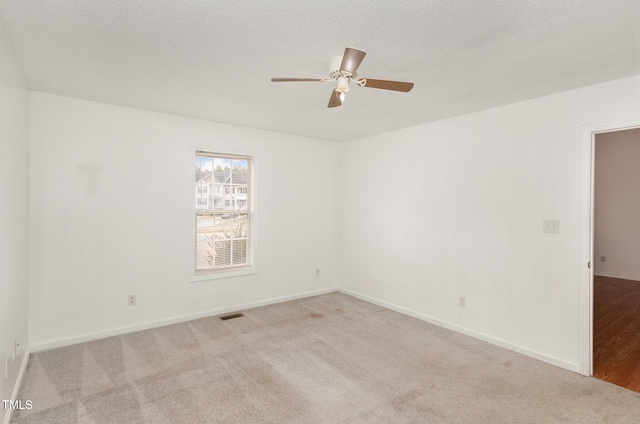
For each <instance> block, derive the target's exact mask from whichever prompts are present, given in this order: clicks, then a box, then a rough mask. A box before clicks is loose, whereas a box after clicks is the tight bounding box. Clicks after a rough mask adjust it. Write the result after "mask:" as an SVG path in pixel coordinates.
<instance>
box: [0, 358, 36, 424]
mask: <svg viewBox="0 0 640 424" xmlns="http://www.w3.org/2000/svg"><path fill="white" fill-rule="evenodd" d="M30 355H31V349H30V348H29V346H27V350H26V351H25V352H24V356H23V357H22V364H21V365H20V371H19V372H18V378H17V379H16V385H15V386H14V388H13V393H12V394H11V400H12V401H16V400H17V399H18V395H19V394H20V388H21V387H22V380H23V379H24V374H25V372H26V371H27V366H28V365H29V356H30ZM25 400H26V399H25ZM12 416H13V409H7V410H5V412H4V420H3V421H2V423H3V424H9V423H11V417H12Z"/></svg>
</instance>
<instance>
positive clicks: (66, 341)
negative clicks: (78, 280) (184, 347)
mask: <svg viewBox="0 0 640 424" xmlns="http://www.w3.org/2000/svg"><path fill="white" fill-rule="evenodd" d="M335 291H338V289H337V288H336V287H332V288H328V289H322V290H315V291H310V292H305V293H298V294H294V295H289V296H282V297H275V298H271V299H265V300H260V301H257V302H247V303H242V304H239V305H234V306H229V307H226V308H219V309H212V310H209V311H204V312H198V313H194V314H187V315H180V316H176V317H171V318H167V319H163V320H160V321H153V322H148V323H144V324H137V325H131V326H126V327H117V328H112V329H110V330H106V331H99V332H95V333H85V334H80V335H78V336H73V337H64V338H60V339H54V340H48V341H44V342H40V343H34V344H32V345H31V352H41V351H43V350H49V349H55V348H57V347H64V346H70V345H74V344H78V343H84V342H89V341H92V340H98V339H104V338H107V337H112V336H120V335H122V334H128V333H134V332H136V331H141V330H148V329H150V328H157V327H163V326H165V325H171V324H178V323H181V322H185V321H192V320H194V319H198V318H204V317H209V316H213V315H220V314H226V313H229V312H236V311H239V310H243V309H251V308H257V307H259V306H266V305H272V304H275V303H281V302H287V301H289V300H295V299H301V298H304V297H310V296H318V295H321V294H327V293H332V292H335Z"/></svg>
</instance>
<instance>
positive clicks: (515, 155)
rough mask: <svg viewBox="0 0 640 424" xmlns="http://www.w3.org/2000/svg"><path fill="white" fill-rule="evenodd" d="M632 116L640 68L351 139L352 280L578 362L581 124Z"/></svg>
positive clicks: (369, 292)
mask: <svg viewBox="0 0 640 424" xmlns="http://www.w3.org/2000/svg"><path fill="white" fill-rule="evenodd" d="M632 116H640V76H639V77H634V78H627V79H622V80H617V81H612V82H609V83H605V84H600V85H596V86H592V87H587V88H583V89H580V90H575V91H570V92H564V93H560V94H556V95H552V96H548V97H543V98H539V99H535V100H531V101H527V102H522V103H517V104H513V105H509V106H505V107H500V108H496V109H490V110H486V111H482V112H478V113H473V114H469V115H465V116H459V117H455V118H452V119H448V120H443V121H439V122H435V123H431V124H427V125H421V126H416V127H412V128H407V129H403V130H400V131H395V132H391V133H387V134H383V135H378V136H373V137H368V138H364V139H360V140H355V141H351V142H346V143H344V144H342V145H341V148H342V156H341V159H342V165H341V170H342V181H343V184H344V191H343V198H342V204H343V206H344V207H343V216H342V230H343V236H342V238H341V240H342V246H343V250H342V254H341V267H340V269H341V273H340V284H341V286H342V287H344V288H346V289H347V290H350V291H351V292H353V293H357V294H359V295H362V296H366V297H368V298H371V299H374V300H377V301H380V302H385V303H386V304H390V305H392V306H395V307H398V308H403V309H404V310H407V311H409V312H411V313H413V314H414V315H417V316H421V317H423V318H425V319H428V320H431V321H434V322H439V323H441V324H444V325H446V326H449V327H451V328H455V329H458V330H461V331H463V332H466V333H468V334H473V335H475V336H478V337H480V338H484V339H486V340H490V341H492V342H494V343H498V344H501V345H503V346H506V347H509V348H511V349H514V350H517V351H520V352H524V353H527V354H530V355H532V356H534V357H538V358H541V359H544V360H546V361H549V362H551V363H555V364H557V365H560V366H563V367H565V368H568V369H573V370H576V371H577V370H578V368H579V367H578V365H579V357H580V352H579V350H580V347H579V325H580V323H579V318H578V306H579V305H578V303H579V287H580V284H581V282H580V281H579V271H580V266H581V264H580V263H579V259H580V257H579V255H580V235H579V233H580V229H579V218H580V190H581V185H580V183H581V179H580V178H581V173H580V166H581V162H580V161H581V126H582V125H585V124H591V123H599V122H605V121H610V120H615V119H622V118H628V117H632ZM545 218H547V219H558V220H560V234H543V233H542V220H543V219H545ZM459 296H466V303H467V306H466V308H461V307H459V306H458V297H459Z"/></svg>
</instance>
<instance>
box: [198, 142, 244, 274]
mask: <svg viewBox="0 0 640 424" xmlns="http://www.w3.org/2000/svg"><path fill="white" fill-rule="evenodd" d="M250 171H251V158H250V157H245V156H231V155H223V154H215V153H205V152H197V154H196V164H195V209H196V272H199V273H202V272H207V271H216V270H221V269H222V270H223V269H228V268H236V267H244V266H248V265H250V263H249V260H250V258H249V256H250V255H249V254H248V251H249V250H248V249H249V240H250V238H249V232H250V228H249V226H250V222H251V219H250V218H251V207H250V203H251V202H250V197H249V195H250V192H251V187H250Z"/></svg>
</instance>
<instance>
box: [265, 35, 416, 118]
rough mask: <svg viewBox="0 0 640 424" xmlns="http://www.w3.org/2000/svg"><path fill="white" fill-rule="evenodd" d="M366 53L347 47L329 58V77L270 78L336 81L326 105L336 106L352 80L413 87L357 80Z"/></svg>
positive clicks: (406, 86) (405, 86)
mask: <svg viewBox="0 0 640 424" xmlns="http://www.w3.org/2000/svg"><path fill="white" fill-rule="evenodd" d="M366 54H367V53H366V52H364V51H362V50H359V49H354V48H350V47H347V48H346V49H345V50H344V54H343V55H342V56H335V57H333V58H331V59H330V60H329V78H271V81H273V82H326V81H336V82H337V83H338V84H337V86H336V88H335V89H334V90H333V92H332V93H331V97H330V98H329V104H328V105H327V107H329V108H332V107H338V106H341V105H342V103H343V102H344V98H345V93H346V92H347V91H349V83H350V82H352V81H353V82H354V83H355V84H356V85H359V86H360V87H369V88H380V89H383V90H392V91H400V92H403V93H408V92H409V91H411V89H412V88H413V83H412V82H401V81H388V80H379V79H371V78H361V79H359V80H357V79H356V78H357V73H356V71H357V70H358V67H359V66H360V63H362V60H363V59H364V57H365V55H366Z"/></svg>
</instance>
